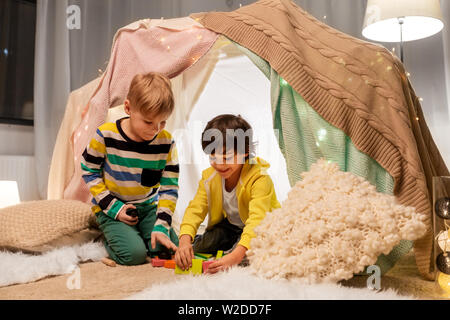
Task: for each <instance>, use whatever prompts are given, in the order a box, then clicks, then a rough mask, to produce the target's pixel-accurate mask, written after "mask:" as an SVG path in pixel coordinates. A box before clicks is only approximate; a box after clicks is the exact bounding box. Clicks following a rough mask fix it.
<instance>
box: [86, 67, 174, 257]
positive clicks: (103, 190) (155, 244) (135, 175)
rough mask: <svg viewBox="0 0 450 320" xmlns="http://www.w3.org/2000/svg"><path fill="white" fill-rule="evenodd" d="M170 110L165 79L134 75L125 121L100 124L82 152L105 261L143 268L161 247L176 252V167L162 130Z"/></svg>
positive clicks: (168, 139)
mask: <svg viewBox="0 0 450 320" xmlns="http://www.w3.org/2000/svg"><path fill="white" fill-rule="evenodd" d="M173 108H174V98H173V93H172V89H171V84H170V81H169V80H168V79H167V78H166V77H165V76H163V75H161V74H158V73H148V74H145V75H136V76H135V77H134V78H133V80H132V82H131V85H130V89H129V92H128V96H127V99H126V100H125V102H124V109H125V112H126V113H127V114H128V115H129V117H125V118H122V119H119V120H117V121H116V122H115V123H105V124H103V125H101V126H100V127H99V128H98V129H97V131H96V134H95V136H94V138H93V139H92V140H91V142H90V143H89V145H88V146H87V148H86V150H85V151H84V153H83V158H82V161H81V167H82V169H83V179H84V181H85V182H86V184H87V185H88V187H89V190H90V192H91V194H92V195H93V199H92V202H93V204H94V205H93V207H92V211H93V212H94V213H95V215H96V219H97V222H98V224H99V227H100V229H101V230H102V231H103V233H104V235H105V239H106V240H105V248H106V250H107V252H108V254H109V256H110V258H111V259H113V260H114V261H115V262H117V263H119V264H123V265H137V264H142V263H144V262H145V260H146V257H147V254H148V253H157V252H158V251H161V250H162V249H163V248H162V247H161V245H163V246H165V247H166V248H168V249H172V250H173V251H175V250H176V249H177V245H178V237H177V235H176V234H175V232H174V230H173V229H172V228H171V222H172V215H173V213H174V211H175V206H176V202H177V199H178V173H179V165H178V158H177V151H176V148H175V141H174V140H173V138H172V136H171V135H170V133H169V132H167V131H166V130H164V127H165V124H166V121H167V119H168V117H169V116H170V115H171V114H172V111H173ZM129 209H137V216H135V217H133V216H129V215H128V214H127V210H129Z"/></svg>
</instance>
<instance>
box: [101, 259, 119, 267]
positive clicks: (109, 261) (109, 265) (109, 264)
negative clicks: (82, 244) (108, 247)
mask: <svg viewBox="0 0 450 320" xmlns="http://www.w3.org/2000/svg"><path fill="white" fill-rule="evenodd" d="M102 262H103V263H104V264H106V265H107V266H108V267H115V266H116V262H115V261H114V260H111V259H110V258H103V259H102Z"/></svg>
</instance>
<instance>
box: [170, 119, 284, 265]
mask: <svg viewBox="0 0 450 320" xmlns="http://www.w3.org/2000/svg"><path fill="white" fill-rule="evenodd" d="M202 148H203V151H204V152H205V153H206V154H209V160H210V163H211V167H210V168H208V169H206V170H204V171H203V173H202V179H201V180H200V182H199V186H198V189H197V194H196V195H195V197H194V199H193V200H192V201H191V202H190V203H189V206H188V207H187V209H186V211H185V213H184V217H183V221H182V223H181V227H180V237H179V247H178V250H177V252H176V254H175V262H176V264H177V265H178V266H179V267H180V268H181V269H183V270H185V269H188V268H189V267H190V266H191V265H192V259H193V258H194V252H199V253H200V252H210V253H213V252H216V251H218V250H223V251H227V250H230V251H231V252H230V253H229V254H227V255H225V256H224V257H222V258H220V259H218V260H217V261H215V262H214V263H212V264H211V265H210V266H209V268H208V272H209V273H215V272H217V271H221V270H224V269H227V268H229V267H231V266H233V265H236V264H239V263H240V262H241V261H242V260H243V259H244V257H245V254H246V251H247V250H248V249H249V248H250V240H251V239H252V238H253V237H254V236H255V233H254V231H253V229H254V228H255V227H256V226H257V225H258V224H259V223H260V222H261V221H262V220H263V219H264V217H265V215H266V212H268V211H272V210H273V209H275V208H279V207H280V204H279V202H278V200H277V197H276V195H275V190H274V186H273V182H272V179H271V178H270V176H269V175H268V174H267V169H268V168H269V164H268V163H267V162H265V161H264V160H262V159H260V158H257V157H252V148H253V141H252V128H251V126H250V125H249V124H248V122H247V121H245V120H244V119H243V118H242V117H241V116H235V115H230V114H225V115H220V116H217V117H215V118H214V119H212V120H211V121H209V122H208V124H207V125H206V128H205V130H204V131H203V133H202ZM207 214H208V218H209V219H208V226H207V228H206V231H205V233H204V234H203V235H197V236H196V234H197V230H198V227H199V226H200V224H201V223H202V222H203V221H204V220H205V218H206V215H207Z"/></svg>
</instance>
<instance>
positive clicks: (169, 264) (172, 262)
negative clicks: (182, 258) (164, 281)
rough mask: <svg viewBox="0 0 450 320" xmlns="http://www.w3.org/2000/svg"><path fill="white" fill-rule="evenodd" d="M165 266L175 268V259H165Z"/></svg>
mask: <svg viewBox="0 0 450 320" xmlns="http://www.w3.org/2000/svg"><path fill="white" fill-rule="evenodd" d="M164 268H167V269H175V260H164Z"/></svg>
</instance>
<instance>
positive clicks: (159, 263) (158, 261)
mask: <svg viewBox="0 0 450 320" xmlns="http://www.w3.org/2000/svg"><path fill="white" fill-rule="evenodd" d="M165 262H166V260H162V259H159V258H158V257H156V258H153V259H152V266H153V267H157V268H159V267H164V264H165Z"/></svg>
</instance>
